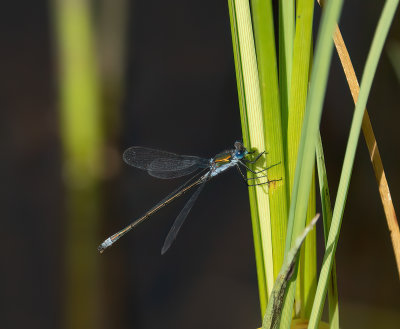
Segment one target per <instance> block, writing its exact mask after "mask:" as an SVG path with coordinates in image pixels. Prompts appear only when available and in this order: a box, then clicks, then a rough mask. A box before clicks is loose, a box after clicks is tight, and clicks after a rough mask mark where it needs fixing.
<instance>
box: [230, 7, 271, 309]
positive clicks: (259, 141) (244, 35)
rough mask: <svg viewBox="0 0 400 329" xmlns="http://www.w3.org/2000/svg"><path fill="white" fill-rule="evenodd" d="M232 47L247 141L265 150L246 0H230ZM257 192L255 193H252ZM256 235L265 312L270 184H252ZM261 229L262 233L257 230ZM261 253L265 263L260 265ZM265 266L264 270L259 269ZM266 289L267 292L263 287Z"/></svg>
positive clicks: (269, 274)
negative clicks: (262, 275)
mask: <svg viewBox="0 0 400 329" xmlns="http://www.w3.org/2000/svg"><path fill="white" fill-rule="evenodd" d="M228 4H229V12H230V17H231V28H232V40H233V49H234V53H235V65H236V76H237V83H238V90H239V102H240V107H241V118H242V130H243V138H244V142H245V143H246V144H247V146H248V147H250V148H251V149H258V151H261V150H264V149H265V143H264V141H265V136H264V127H263V117H262V107H261V96H260V89H259V80H258V71H257V62H256V53H255V48H254V39H253V30H252V23H251V16H250V8H249V3H248V2H247V1H246V0H229V1H228ZM253 191H255V192H253ZM249 195H250V199H251V207H252V217H253V216H254V215H255V214H256V212H255V209H254V208H255V206H256V207H257V217H256V218H254V217H253V218H252V222H253V234H254V235H255V238H254V241H255V249H256V260H257V262H258V263H257V269H258V270H257V272H258V274H259V275H260V274H263V273H264V274H265V277H264V278H260V277H259V278H258V279H259V283H260V286H259V289H260V304H261V310H262V314H263V313H264V310H265V307H266V302H267V300H268V295H269V293H270V290H272V285H273V261H272V245H271V222H270V213H269V200H268V186H267V185H262V186H256V187H250V191H249ZM258 232H259V233H258ZM261 256H262V264H261ZM261 266H263V270H262V269H261V268H260V267H261ZM265 288H266V289H267V291H265V290H263V291H261V289H265Z"/></svg>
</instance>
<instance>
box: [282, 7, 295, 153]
mask: <svg viewBox="0 0 400 329" xmlns="http://www.w3.org/2000/svg"><path fill="white" fill-rule="evenodd" d="M293 39H294V0H289V1H287V0H279V88H280V95H281V98H280V99H281V113H282V128H283V131H282V133H283V136H282V137H283V142H284V143H286V132H287V122H288V108H289V96H290V85H291V78H292V64H293ZM285 147H286V145H284V148H285Z"/></svg>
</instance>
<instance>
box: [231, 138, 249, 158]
mask: <svg viewBox="0 0 400 329" xmlns="http://www.w3.org/2000/svg"><path fill="white" fill-rule="evenodd" d="M234 145H235V156H236V157H238V158H240V159H241V158H243V157H244V156H245V155H246V154H247V153H248V151H247V150H246V148H245V147H244V145H243V143H242V142H239V141H236V142H235V144H234Z"/></svg>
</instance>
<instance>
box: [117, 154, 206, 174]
mask: <svg viewBox="0 0 400 329" xmlns="http://www.w3.org/2000/svg"><path fill="white" fill-rule="evenodd" d="M123 159H124V161H125V162H126V163H127V164H128V165H131V166H133V167H136V168H139V169H143V170H146V171H147V172H148V173H149V175H151V176H154V177H157V178H176V177H181V176H185V175H189V174H191V173H192V172H194V171H196V170H197V169H199V168H207V167H208V165H209V160H208V159H204V158H200V157H196V156H190V155H179V154H175V153H170V152H165V151H159V150H155V149H150V148H146V147H140V146H132V147H130V148H128V149H127V150H126V151H125V152H124V155H123Z"/></svg>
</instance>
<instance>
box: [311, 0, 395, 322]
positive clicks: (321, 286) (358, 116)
mask: <svg viewBox="0 0 400 329" xmlns="http://www.w3.org/2000/svg"><path fill="white" fill-rule="evenodd" d="M330 3H331V1H329V2H328V5H329V4H330ZM398 4H399V0H387V1H386V2H385V6H384V8H383V11H382V14H381V17H380V19H379V22H378V26H377V28H376V31H375V35H374V39H373V41H372V45H371V49H370V51H369V54H368V58H367V62H366V64H365V69H364V73H363V77H362V80H361V86H360V93H359V96H358V101H357V104H356V107H355V111H354V116H353V122H352V124H351V129H350V135H349V139H348V144H347V148H346V154H345V157H344V161H343V169H342V174H341V177H340V182H339V188H338V192H337V196H336V203H335V208H334V211H333V217H332V224H331V229H330V231H329V236H328V242H327V245H326V253H325V256H324V260H323V263H322V268H321V274H320V278H319V281H318V286H317V292H316V296H315V300H314V306H313V311H312V313H311V317H310V322H309V328H311V329H314V328H317V326H318V324H319V321H320V318H321V314H322V309H323V304H324V300H325V295H326V290H327V285H328V279H329V275H330V271H331V268H332V264H333V259H334V258H333V257H334V254H335V251H336V246H337V242H338V239H339V233H340V226H341V222H342V217H343V211H344V206H345V203H346V197H347V192H348V187H349V183H350V177H351V173H352V169H353V164H354V158H355V152H356V149H357V144H358V138H359V135H360V129H361V124H362V118H363V115H364V109H365V107H366V104H367V100H368V96H369V92H370V90H371V86H372V81H373V78H374V75H375V72H376V68H377V66H378V61H379V58H380V55H381V53H382V49H383V45H384V42H385V40H386V37H387V34H388V32H389V28H390V25H391V23H392V21H393V17H394V14H395V13H396V9H397V6H398Z"/></svg>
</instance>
